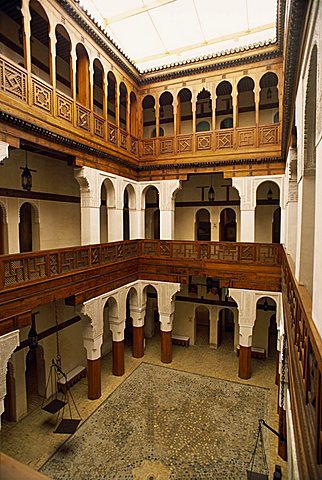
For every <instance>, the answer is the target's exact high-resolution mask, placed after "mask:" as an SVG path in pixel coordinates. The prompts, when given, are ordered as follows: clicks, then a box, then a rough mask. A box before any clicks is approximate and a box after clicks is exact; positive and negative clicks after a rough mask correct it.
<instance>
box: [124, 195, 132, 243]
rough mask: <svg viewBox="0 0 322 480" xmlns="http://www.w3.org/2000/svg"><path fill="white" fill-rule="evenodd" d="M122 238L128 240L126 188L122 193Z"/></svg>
mask: <svg viewBox="0 0 322 480" xmlns="http://www.w3.org/2000/svg"><path fill="white" fill-rule="evenodd" d="M123 240H130V212H129V194H128V191H127V188H126V189H125V190H124V195H123Z"/></svg>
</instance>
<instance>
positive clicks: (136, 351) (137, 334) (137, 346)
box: [132, 326, 144, 358]
mask: <svg viewBox="0 0 322 480" xmlns="http://www.w3.org/2000/svg"><path fill="white" fill-rule="evenodd" d="M132 333H133V338H132V356H133V357H134V358H142V357H143V356H144V327H143V326H142V327H133V329H132Z"/></svg>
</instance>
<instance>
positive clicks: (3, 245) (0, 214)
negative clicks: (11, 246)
mask: <svg viewBox="0 0 322 480" xmlns="http://www.w3.org/2000/svg"><path fill="white" fill-rule="evenodd" d="M5 253H8V228H7V222H6V216H5V210H4V207H2V205H1V203H0V255H4V254H5Z"/></svg>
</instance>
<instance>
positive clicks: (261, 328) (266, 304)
mask: <svg viewBox="0 0 322 480" xmlns="http://www.w3.org/2000/svg"><path fill="white" fill-rule="evenodd" d="M272 316H273V317H274V320H275V325H276V302H275V301H274V300H273V299H272V298H270V297H261V298H260V299H259V300H258V301H257V303H256V320H255V324H254V327H253V336H252V354H253V356H255V357H258V358H266V357H267V356H268V352H269V344H270V340H269V333H271V332H272V333H273V335H274V337H273V338H272V340H271V342H273V341H275V340H276V342H277V330H276V334H275V333H274V332H273V329H272V328H271V329H270V325H271V319H272ZM275 351H276V344H275Z"/></svg>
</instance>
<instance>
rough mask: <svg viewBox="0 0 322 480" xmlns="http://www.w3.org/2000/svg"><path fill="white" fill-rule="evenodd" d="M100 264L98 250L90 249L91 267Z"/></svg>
mask: <svg viewBox="0 0 322 480" xmlns="http://www.w3.org/2000/svg"><path fill="white" fill-rule="evenodd" d="M100 263H101V258H100V248H99V247H94V248H91V265H99V264H100Z"/></svg>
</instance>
